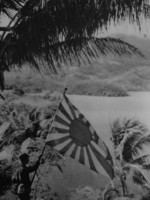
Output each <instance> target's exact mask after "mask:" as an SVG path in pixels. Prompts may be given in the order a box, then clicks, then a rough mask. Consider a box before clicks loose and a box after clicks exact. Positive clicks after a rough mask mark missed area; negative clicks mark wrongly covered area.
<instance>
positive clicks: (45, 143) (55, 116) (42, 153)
mask: <svg viewBox="0 0 150 200" xmlns="http://www.w3.org/2000/svg"><path fill="white" fill-rule="evenodd" d="M66 91H67V88H65V89H64V92H63V95H62V98H61V99H60V101H59V103H58V106H57V109H56V112H55V114H54V116H53V121H52V123H51V127H50V130H49V132H51V129H52V127H53V126H52V125H53V123H54V120H55V117H56V115H57V112H58V110H59V106H60V103H61V102H62V100H63V98H64V95H65V94H66ZM43 130H44V129H43ZM45 148H46V142H45V144H44V147H43V149H42V153H41V155H42V156H43V153H44V151H45ZM42 156H41V157H40V159H39V162H40V160H41V158H42ZM37 170H38V168H37V169H36V170H35V172H34V175H33V178H32V181H31V186H32V183H33V181H34V178H35V176H36V173H37Z"/></svg>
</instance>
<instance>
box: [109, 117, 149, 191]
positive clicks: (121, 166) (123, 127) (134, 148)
mask: <svg viewBox="0 0 150 200" xmlns="http://www.w3.org/2000/svg"><path fill="white" fill-rule="evenodd" d="M111 130H112V138H111V139H112V141H113V144H114V150H115V163H116V174H117V175H118V176H120V179H121V182H122V186H123V189H124V193H125V192H127V186H126V184H125V180H126V178H127V176H131V178H132V180H133V182H134V183H137V184H139V185H141V186H142V187H146V188H150V182H149V177H148V173H147V172H148V171H147V170H148V169H149V163H150V154H149V153H146V147H148V145H149V144H150V134H149V132H148V129H147V128H146V127H145V126H144V125H143V124H142V123H141V122H139V121H138V120H135V119H124V120H123V121H120V120H116V121H115V122H114V123H113V125H112V126H111ZM147 152H148V151H147Z"/></svg>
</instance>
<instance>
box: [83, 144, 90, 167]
mask: <svg viewBox="0 0 150 200" xmlns="http://www.w3.org/2000/svg"><path fill="white" fill-rule="evenodd" d="M83 151H84V162H85V165H86V166H87V167H89V168H90V163H89V158H88V155H87V151H86V148H85V147H84V148H83Z"/></svg>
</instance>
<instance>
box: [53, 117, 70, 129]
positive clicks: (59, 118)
mask: <svg viewBox="0 0 150 200" xmlns="http://www.w3.org/2000/svg"><path fill="white" fill-rule="evenodd" d="M55 119H56V121H57V122H58V123H61V124H63V125H65V126H70V122H69V123H68V122H66V121H65V120H64V119H62V118H61V117H60V116H59V115H56V117H55Z"/></svg>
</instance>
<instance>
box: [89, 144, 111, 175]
mask: <svg viewBox="0 0 150 200" xmlns="http://www.w3.org/2000/svg"><path fill="white" fill-rule="evenodd" d="M89 151H90V154H91V156H92V160H93V163H94V165H95V168H96V171H97V172H99V173H101V174H103V175H105V176H107V177H108V175H107V173H106V171H105V170H104V168H103V167H102V166H101V165H100V164H99V163H100V162H99V161H98V160H97V158H96V156H95V154H94V153H93V151H92V149H91V148H90V147H89Z"/></svg>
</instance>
